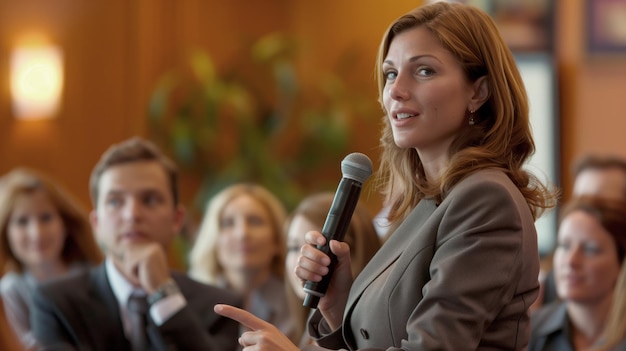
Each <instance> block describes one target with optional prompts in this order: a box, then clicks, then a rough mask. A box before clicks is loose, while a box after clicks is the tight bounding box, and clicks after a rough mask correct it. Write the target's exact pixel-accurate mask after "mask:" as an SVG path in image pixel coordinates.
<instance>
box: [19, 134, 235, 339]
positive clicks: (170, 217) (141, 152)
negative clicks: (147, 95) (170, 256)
mask: <svg viewBox="0 0 626 351" xmlns="http://www.w3.org/2000/svg"><path fill="white" fill-rule="evenodd" d="M90 192H91V196H92V201H93V204H94V210H93V211H92V212H91V213H90V220H91V223H92V226H93V227H94V232H95V233H96V236H97V239H98V242H99V243H100V244H101V246H102V248H103V250H104V252H105V254H106V260H105V262H104V263H103V264H101V265H100V266H97V267H93V268H91V269H88V270H85V271H82V272H78V273H77V274H73V275H71V276H68V277H66V278H63V279H61V280H56V281H51V282H49V283H47V284H45V285H41V286H40V287H39V288H38V289H37V290H36V291H35V293H34V297H33V304H34V308H33V310H32V316H31V319H32V323H33V332H34V334H35V337H36V339H37V341H38V342H39V345H40V346H41V348H42V349H43V350H107V351H108V350H136V348H131V341H130V340H132V339H135V338H136V335H143V338H144V339H147V340H148V345H145V343H144V345H143V346H144V347H145V348H144V350H185V351H187V350H191V351H193V350H203V351H228V350H236V349H237V347H238V344H237V338H238V335H239V327H238V325H237V323H235V322H233V321H231V320H229V319H227V318H223V317H221V316H219V315H217V314H215V313H214V312H213V306H214V305H215V304H216V303H228V302H229V301H231V302H234V303H235V304H237V305H241V299H240V298H238V297H236V296H233V294H232V293H229V292H227V291H226V290H223V289H221V288H217V287H214V286H209V285H205V284H201V283H198V282H196V281H193V280H192V279H190V278H188V277H187V276H185V275H184V274H182V273H175V272H172V271H171V270H170V269H169V267H168V264H167V257H166V250H167V247H168V246H169V245H170V244H171V242H172V240H173V239H174V237H175V235H177V233H178V232H179V231H180V230H181V228H182V226H183V223H184V215H185V211H184V209H183V207H182V206H181V205H180V204H179V202H178V189H177V170H176V167H175V166H174V164H173V163H172V162H171V161H170V160H169V159H167V158H166V157H165V156H164V155H163V154H162V153H161V152H160V151H159V150H158V148H156V146H154V145H153V144H152V143H150V142H147V141H145V140H142V139H138V138H133V139H130V140H128V141H125V142H122V143H120V144H116V145H113V146H112V147H111V148H110V149H109V150H108V151H107V152H105V154H104V155H103V156H102V158H101V159H100V161H99V163H98V164H97V165H96V167H95V168H94V171H93V172H92V175H91V180H90ZM135 294H140V295H143V296H145V297H147V300H148V311H147V317H146V318H145V319H146V322H145V329H146V330H145V332H143V333H138V332H136V330H138V329H139V328H137V327H134V326H133V324H132V323H131V319H132V316H131V314H132V313H131V312H130V310H129V308H128V307H127V301H128V299H129V297H130V296H131V295H135Z"/></svg>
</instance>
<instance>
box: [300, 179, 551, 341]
mask: <svg viewBox="0 0 626 351" xmlns="http://www.w3.org/2000/svg"><path fill="white" fill-rule="evenodd" d="M538 277H539V252H538V249H537V234H536V231H535V226H534V220H533V217H532V215H531V213H530V210H529V207H528V205H527V203H526V201H525V199H524V197H523V196H522V194H521V193H520V191H519V190H518V189H517V187H516V186H515V185H514V184H513V183H512V181H511V180H510V179H509V178H508V177H507V176H506V175H505V174H504V173H503V172H501V171H498V170H494V169H488V170H482V171H479V172H476V173H474V174H472V175H470V176H468V177H467V178H465V179H463V180H462V181H461V182H459V183H458V184H457V185H456V186H455V187H454V188H453V189H452V190H451V192H450V193H449V194H448V196H447V197H446V198H445V200H444V201H443V202H442V203H441V204H439V205H437V204H436V203H435V202H434V201H432V200H422V201H420V203H419V204H418V205H417V207H416V208H415V209H414V210H413V211H412V213H411V214H410V215H409V216H408V217H407V219H406V220H405V221H404V222H403V223H402V224H401V225H400V226H399V227H398V229H397V230H396V231H395V232H394V233H393V234H392V235H391V236H389V238H388V239H387V241H386V242H385V244H384V245H383V246H382V247H381V249H380V250H379V251H378V252H377V253H376V255H375V256H374V257H373V258H372V259H371V260H370V262H369V263H368V264H367V266H366V267H365V268H364V269H363V270H362V271H361V273H360V274H359V276H358V277H357V278H356V279H355V281H354V283H353V285H352V288H351V289H350V296H349V298H348V302H347V306H346V309H345V311H344V318H343V325H342V327H341V328H340V329H339V330H337V331H334V332H333V331H330V330H328V327H327V324H326V323H325V321H324V320H322V319H321V318H320V317H321V316H320V314H319V312H316V313H315V314H314V315H313V316H312V318H311V320H310V323H309V331H310V332H311V333H312V335H313V336H314V337H317V338H318V342H319V345H320V346H321V347H320V346H307V347H305V348H304V349H305V350H322V349H324V348H323V347H326V348H329V349H334V350H336V349H340V348H342V349H350V350H356V349H359V350H387V351H391V350H410V351H417V350H455V351H462V350H521V349H524V348H525V346H526V344H527V343H528V336H529V320H528V307H529V306H530V305H531V304H532V303H533V301H534V300H535V299H536V297H537V294H538V290H539V282H538Z"/></svg>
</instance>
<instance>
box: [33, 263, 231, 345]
mask: <svg viewBox="0 0 626 351" xmlns="http://www.w3.org/2000/svg"><path fill="white" fill-rule="evenodd" d="M172 277H173V278H174V280H175V281H176V283H177V284H178V286H179V287H180V289H181V292H182V293H183V295H184V296H185V298H186V299H187V305H186V306H185V307H184V308H183V309H182V310H180V311H178V312H176V314H174V315H173V316H172V317H170V318H169V319H168V320H167V321H165V323H163V324H162V325H161V326H156V325H155V324H154V323H152V322H150V323H149V325H148V336H149V338H150V340H151V342H152V346H153V348H154V349H155V350H185V351H187V350H198V351H200V350H202V351H226V350H229V351H231V350H236V349H237V348H238V343H237V338H238V336H239V326H238V324H237V323H236V322H235V321H233V320H231V319H228V318H225V317H222V316H219V315H218V314H216V313H215V312H214V311H213V306H214V305H215V304H216V303H226V304H234V305H235V306H241V299H239V298H238V297H236V296H234V295H233V294H232V293H230V292H227V291H226V290H223V289H221V288H217V287H213V286H208V285H205V284H201V283H198V282H196V281H194V280H191V279H190V278H188V277H187V276H185V275H184V274H181V273H172ZM31 323H32V328H33V332H34V334H35V337H36V338H37V341H38V342H39V344H40V345H41V346H42V348H43V349H44V350H102V351H105V350H106V351H110V350H130V343H129V341H128V340H127V339H126V336H125V334H124V330H123V326H122V319H121V317H120V310H119V306H118V303H117V299H116V298H115V295H114V294H113V291H112V290H111V286H110V285H109V281H108V278H107V276H106V271H105V267H104V264H101V265H100V266H98V267H96V268H92V269H90V270H86V271H84V272H80V273H79V274H74V275H71V276H69V277H64V278H62V279H59V280H55V281H53V282H50V283H46V284H42V285H40V286H39V287H38V288H37V289H36V290H35V293H34V295H33V310H32V312H31Z"/></svg>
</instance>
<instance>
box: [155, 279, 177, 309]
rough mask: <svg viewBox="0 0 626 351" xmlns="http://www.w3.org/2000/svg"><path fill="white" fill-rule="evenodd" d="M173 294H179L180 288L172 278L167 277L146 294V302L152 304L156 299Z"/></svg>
mask: <svg viewBox="0 0 626 351" xmlns="http://www.w3.org/2000/svg"><path fill="white" fill-rule="evenodd" d="M174 294H180V288H179V287H178V285H177V284H176V282H175V281H174V280H173V279H169V280H167V281H166V282H165V283H163V284H161V286H159V287H158V288H157V289H156V291H155V292H153V293H152V294H150V295H149V296H148V304H149V305H153V304H155V303H156V302H157V301H160V300H162V299H164V298H166V297H168V296H172V295H174Z"/></svg>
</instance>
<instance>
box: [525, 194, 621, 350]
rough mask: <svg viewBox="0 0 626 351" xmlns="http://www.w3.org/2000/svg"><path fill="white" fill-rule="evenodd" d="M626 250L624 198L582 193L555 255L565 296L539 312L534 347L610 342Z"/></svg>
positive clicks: (568, 209) (564, 215)
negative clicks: (606, 335)
mask: <svg viewBox="0 0 626 351" xmlns="http://www.w3.org/2000/svg"><path fill="white" fill-rule="evenodd" d="M625 252H626V203H625V202H624V201H622V200H616V199H608V198H602V197H598V196H580V197H575V198H573V200H571V202H570V203H568V204H567V205H566V206H565V207H564V208H563V210H562V212H561V218H560V225H559V230H558V236H557V247H556V249H555V251H554V258H553V260H554V264H553V269H554V277H555V282H556V288H557V293H558V295H559V297H560V299H561V301H557V302H553V303H551V304H548V305H545V306H543V307H541V308H540V309H539V310H537V311H536V312H534V313H533V315H532V317H531V337H530V344H529V348H528V349H529V350H530V351H548V350H559V351H561V350H563V351H567V350H589V349H590V348H592V347H594V346H598V345H601V344H602V343H603V342H604V341H603V334H604V331H605V327H606V325H607V317H608V316H609V312H610V311H611V310H612V309H613V308H614V307H613V298H614V292H615V289H616V282H617V280H618V276H619V275H620V269H621V266H622V262H624V256H625ZM621 274H623V272H622V273H621ZM622 295H623V293H622ZM618 304H619V302H618ZM619 318H622V319H623V318H624V316H623V315H621V316H620V317H619Z"/></svg>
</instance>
